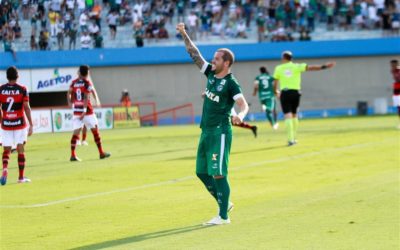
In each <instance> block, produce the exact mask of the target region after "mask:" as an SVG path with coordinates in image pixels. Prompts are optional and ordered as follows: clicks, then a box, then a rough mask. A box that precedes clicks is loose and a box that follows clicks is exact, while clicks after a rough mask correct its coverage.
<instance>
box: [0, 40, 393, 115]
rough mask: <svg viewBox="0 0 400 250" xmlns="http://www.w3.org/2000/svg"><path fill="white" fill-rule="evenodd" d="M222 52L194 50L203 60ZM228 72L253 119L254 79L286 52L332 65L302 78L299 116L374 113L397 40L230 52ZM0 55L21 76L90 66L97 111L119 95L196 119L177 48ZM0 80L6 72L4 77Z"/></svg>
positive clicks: (195, 97)
mask: <svg viewBox="0 0 400 250" xmlns="http://www.w3.org/2000/svg"><path fill="white" fill-rule="evenodd" d="M219 47H221V46H220V45H218V46H200V47H199V48H200V50H201V52H202V54H203V55H204V57H205V59H206V60H211V58H212V56H213V53H214V51H215V50H216V49H217V48H219ZM226 47H228V48H230V49H231V50H233V51H234V53H235V55H236V61H237V62H236V64H235V65H234V67H233V72H234V74H235V75H236V77H237V78H238V80H239V82H240V83H241V85H242V88H243V91H244V93H245V95H246V97H247V99H248V101H249V102H250V103H252V104H253V105H252V108H251V109H252V110H251V111H252V112H258V111H259V110H260V108H261V107H260V106H259V104H258V100H257V99H256V98H255V97H251V93H252V87H253V86H252V85H253V79H254V76H255V75H257V74H258V68H259V67H260V66H261V65H264V66H267V67H268V69H269V70H270V71H271V73H272V72H273V69H274V67H275V66H276V65H277V64H279V58H280V55H281V53H282V51H284V50H291V51H292V52H293V54H294V58H295V61H297V62H306V63H308V64H320V63H324V62H326V61H331V60H334V61H336V62H337V67H336V68H334V69H333V70H328V71H321V72H308V73H305V74H304V75H303V99H302V108H303V109H316V108H320V109H324V108H346V107H355V106H356V104H357V102H358V101H367V102H368V104H369V105H372V103H373V101H374V100H375V99H376V98H382V97H384V98H387V99H388V100H389V97H390V95H391V92H390V88H391V83H392V79H391V75H390V70H389V61H390V60H391V59H392V58H394V57H397V58H398V57H399V55H400V38H390V39H389V38H388V39H371V40H348V41H319V42H290V43H261V44H241V45H238V44H235V45H227V46H226ZM17 57H18V61H17V62H14V61H13V59H12V57H11V54H9V53H0V69H5V68H7V67H8V66H9V65H16V66H17V67H18V68H21V69H44V68H46V69H53V68H63V67H76V66H78V65H80V64H89V65H91V66H92V78H93V80H94V82H95V84H96V88H97V91H98V92H99V95H100V98H101V101H102V103H103V104H104V103H115V102H117V101H118V100H119V98H120V94H121V90H122V89H128V90H129V91H130V94H131V97H132V98H133V99H134V101H156V102H157V107H158V108H159V109H163V108H169V107H173V106H177V105H180V104H182V103H187V102H192V103H193V104H194V107H195V113H196V114H199V113H200V112H201V102H202V100H201V97H200V95H201V92H202V91H203V89H204V85H203V83H204V82H205V81H204V77H203V76H202V75H201V74H200V73H199V71H198V70H197V68H196V67H195V66H194V65H193V64H192V62H191V59H190V57H189V56H188V55H187V53H186V51H185V49H184V47H183V46H179V47H147V48H146V47H145V48H131V49H99V50H86V51H82V50H80V51H37V52H18V53H17ZM3 72H4V71H3Z"/></svg>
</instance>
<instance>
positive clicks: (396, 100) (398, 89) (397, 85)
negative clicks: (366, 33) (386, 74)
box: [390, 60, 400, 129]
mask: <svg viewBox="0 0 400 250" xmlns="http://www.w3.org/2000/svg"><path fill="white" fill-rule="evenodd" d="M390 65H391V72H392V75H393V80H394V83H393V105H394V106H396V107H397V114H398V115H399V119H400V65H399V61H398V60H391V61H390ZM397 128H398V129H400V124H399V125H398V127H397Z"/></svg>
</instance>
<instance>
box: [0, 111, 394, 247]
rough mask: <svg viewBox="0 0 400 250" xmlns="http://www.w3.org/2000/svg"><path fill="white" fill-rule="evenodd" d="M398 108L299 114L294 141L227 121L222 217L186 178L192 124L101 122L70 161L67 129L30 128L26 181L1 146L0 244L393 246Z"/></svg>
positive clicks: (265, 128)
mask: <svg viewBox="0 0 400 250" xmlns="http://www.w3.org/2000/svg"><path fill="white" fill-rule="evenodd" d="M396 123H397V117H395V116H383V117H382V116H379V117H362V118H337V119H336V118H335V119H333V118H331V119H318V120H302V121H301V122H300V130H299V136H298V139H299V144H298V145H296V146H293V147H286V145H285V143H286V133H285V130H284V128H283V125H284V124H283V123H282V122H281V128H280V129H279V130H278V131H276V132H274V131H272V129H270V127H269V125H268V124H267V123H266V122H260V123H256V124H257V125H258V127H259V136H258V138H256V139H254V138H253V135H252V134H251V132H250V131H249V130H245V129H241V128H234V137H233V144H232V150H231V158H230V174H229V178H230V184H231V200H232V201H233V202H234V203H235V209H234V210H233V211H232V212H231V214H230V217H231V220H232V223H231V224H230V225H224V226H215V227H204V226H201V223H202V222H204V221H207V220H209V219H210V218H211V217H213V216H215V215H216V213H217V207H216V204H215V202H214V201H213V199H212V197H211V196H210V195H209V194H208V193H207V191H206V190H205V188H204V187H203V186H202V184H201V183H200V181H199V180H197V179H196V177H195V173H194V172H195V156H196V149H197V142H198V137H199V134H200V129H199V128H198V127H197V126H195V125H193V126H175V127H154V128H151V127H147V128H139V129H119V130H109V131H101V134H102V138H103V143H104V148H105V149H106V150H108V151H110V152H111V153H112V157H111V158H109V159H106V160H99V159H98V153H97V148H96V147H95V145H94V142H93V139H92V135H91V134H88V139H89V143H90V145H89V146H88V147H83V146H81V147H78V150H77V152H78V156H79V157H81V158H82V159H83V162H73V163H71V162H69V153H70V152H69V148H70V146H69V142H70V137H71V135H70V133H60V134H37V135H33V136H32V137H30V139H29V143H28V145H27V148H26V159H27V167H26V176H27V177H29V178H31V179H32V182H31V183H28V184H16V179H17V166H16V165H17V159H16V158H17V156H16V154H12V155H11V160H10V174H9V178H8V183H7V185H5V186H0V249H4V250H10V249H11V250H14V249H229V250H232V249H235V250H236V249H268V250H274V249H276V250H282V249H293V250H302V249H305V250H313V249H315V250H329V249H332V250H337V249H339V250H342V249H349V250H350V249H356V250H358V249H359V250H369V249H370V250H380V249H382V250H392V249H393V250H397V249H400V236H399V235H400V215H399V211H400V206H399V197H400V196H399V193H400V192H399V187H400V186H399V183H400V182H399V166H400V131H399V130H396V129H395V126H396Z"/></svg>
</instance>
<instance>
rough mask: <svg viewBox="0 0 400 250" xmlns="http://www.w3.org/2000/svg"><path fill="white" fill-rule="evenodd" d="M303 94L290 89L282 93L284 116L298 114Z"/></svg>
mask: <svg viewBox="0 0 400 250" xmlns="http://www.w3.org/2000/svg"><path fill="white" fill-rule="evenodd" d="M300 96H301V93H300V91H299V90H294V89H288V90H282V92H281V98H280V100H281V107H282V111H283V113H284V114H287V113H293V114H297V110H298V109H299V105H300Z"/></svg>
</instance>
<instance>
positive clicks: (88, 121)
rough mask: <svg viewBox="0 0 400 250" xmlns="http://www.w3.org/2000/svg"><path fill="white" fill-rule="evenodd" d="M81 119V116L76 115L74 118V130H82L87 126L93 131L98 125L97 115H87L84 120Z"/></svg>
mask: <svg viewBox="0 0 400 250" xmlns="http://www.w3.org/2000/svg"><path fill="white" fill-rule="evenodd" d="M79 118H80V116H79V115H74V117H73V118H72V128H73V129H74V130H75V129H79V128H82V127H83V125H85V126H86V127H87V128H88V129H92V128H95V127H96V126H97V124H98V122H97V118H96V115H95V114H91V115H85V116H84V117H83V119H82V120H81V119H79Z"/></svg>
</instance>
